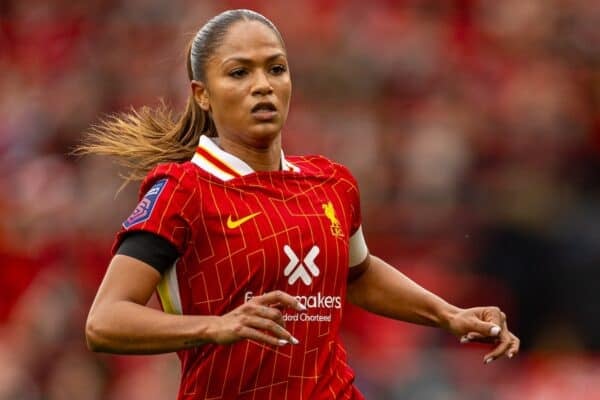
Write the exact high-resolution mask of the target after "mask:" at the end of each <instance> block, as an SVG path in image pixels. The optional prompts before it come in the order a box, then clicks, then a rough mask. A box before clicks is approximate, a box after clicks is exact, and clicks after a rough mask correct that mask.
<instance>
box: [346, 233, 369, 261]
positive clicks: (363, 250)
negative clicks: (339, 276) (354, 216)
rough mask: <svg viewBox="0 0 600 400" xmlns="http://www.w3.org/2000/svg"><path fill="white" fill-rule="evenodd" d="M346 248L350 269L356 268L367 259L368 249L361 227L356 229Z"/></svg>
mask: <svg viewBox="0 0 600 400" xmlns="http://www.w3.org/2000/svg"><path fill="white" fill-rule="evenodd" d="M348 248H349V253H350V268H352V267H355V266H357V265H358V264H360V263H362V262H363V261H365V259H366V258H367V255H368V254H369V249H368V248H367V243H366V242H365V237H364V236H363V231H362V225H361V226H359V227H358V229H357V230H356V232H354V235H352V237H351V238H350V241H349V243H348Z"/></svg>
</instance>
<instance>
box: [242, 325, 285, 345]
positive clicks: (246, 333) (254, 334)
mask: <svg viewBox="0 0 600 400" xmlns="http://www.w3.org/2000/svg"><path fill="white" fill-rule="evenodd" d="M239 336H240V337H242V338H246V339H252V340H256V341H257V342H261V343H267V344H270V345H273V346H278V347H281V346H285V345H286V344H288V342H287V341H286V340H285V339H278V338H276V337H274V336H271V335H267V334H266V333H264V332H261V331H259V330H256V329H254V328H250V327H248V326H244V327H243V328H241V329H240V330H239Z"/></svg>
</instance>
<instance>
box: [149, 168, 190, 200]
mask: <svg viewBox="0 0 600 400" xmlns="http://www.w3.org/2000/svg"><path fill="white" fill-rule="evenodd" d="M190 164H191V163H189V162H185V163H177V162H168V163H160V164H158V165H157V166H156V167H154V168H153V169H152V170H150V172H148V174H147V175H146V177H145V178H144V180H143V181H142V185H141V187H140V192H141V193H145V192H146V191H148V190H149V189H150V188H152V187H153V186H154V185H155V184H156V183H157V182H159V181H167V182H172V183H173V184H175V185H176V186H177V187H178V188H179V189H183V190H184V189H185V188H186V187H188V188H189V187H192V186H193V185H194V182H195V168H193V166H192V165H190Z"/></svg>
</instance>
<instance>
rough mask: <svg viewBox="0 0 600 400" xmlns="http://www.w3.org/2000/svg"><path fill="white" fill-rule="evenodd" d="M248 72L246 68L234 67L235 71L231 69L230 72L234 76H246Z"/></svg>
mask: <svg viewBox="0 0 600 400" xmlns="http://www.w3.org/2000/svg"><path fill="white" fill-rule="evenodd" d="M246 74H247V72H246V70H245V69H234V70H233V71H231V72H230V73H229V76H231V77H233V78H242V77H244V76H246Z"/></svg>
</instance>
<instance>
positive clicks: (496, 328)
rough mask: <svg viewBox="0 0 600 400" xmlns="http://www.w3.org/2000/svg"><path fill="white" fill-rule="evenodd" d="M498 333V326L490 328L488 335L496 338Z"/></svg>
mask: <svg viewBox="0 0 600 400" xmlns="http://www.w3.org/2000/svg"><path fill="white" fill-rule="evenodd" d="M499 333H500V327H499V326H498V325H494V326H492V329H490V335H492V336H498V334H499Z"/></svg>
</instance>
